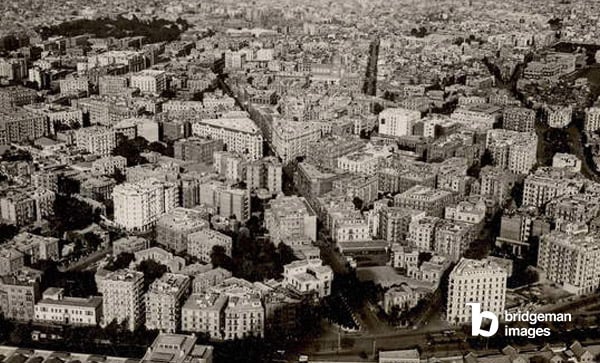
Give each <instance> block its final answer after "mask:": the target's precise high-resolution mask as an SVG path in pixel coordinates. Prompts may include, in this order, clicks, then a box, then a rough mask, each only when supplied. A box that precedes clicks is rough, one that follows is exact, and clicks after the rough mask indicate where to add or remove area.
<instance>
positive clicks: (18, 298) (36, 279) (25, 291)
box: [0, 268, 42, 322]
mask: <svg viewBox="0 0 600 363" xmlns="http://www.w3.org/2000/svg"><path fill="white" fill-rule="evenodd" d="M41 279H42V272H41V271H37V270H33V269H28V268H24V269H21V270H19V271H17V272H14V273H12V274H9V275H5V276H0V314H2V315H3V316H4V317H5V318H6V319H10V320H18V321H21V322H30V321H33V320H34V318H35V303H36V302H37V301H38V300H39V299H40V282H41Z"/></svg>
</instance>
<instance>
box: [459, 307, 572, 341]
mask: <svg viewBox="0 0 600 363" xmlns="http://www.w3.org/2000/svg"><path fill="white" fill-rule="evenodd" d="M467 306H470V307H471V316H472V318H471V335H473V336H474V337H476V336H482V337H486V338H489V337H491V336H494V335H495V334H496V333H497V332H498V328H499V327H500V320H499V319H498V316H497V315H496V314H494V313H493V312H491V311H481V304H479V303H467ZM503 317H504V322H505V323H508V322H527V323H529V325H536V324H537V323H539V322H567V321H572V317H571V314H569V313H532V312H528V311H527V312H521V311H518V312H508V311H505V312H504V315H503ZM483 319H487V320H489V321H490V325H489V327H488V328H487V329H484V328H483V327H482V325H483ZM486 325H487V324H486ZM550 334H551V331H550V328H548V327H544V328H541V327H529V328H524V327H521V328H518V327H510V326H508V325H506V324H505V325H504V336H506V337H508V336H521V337H528V338H535V337H539V336H544V337H548V336H550Z"/></svg>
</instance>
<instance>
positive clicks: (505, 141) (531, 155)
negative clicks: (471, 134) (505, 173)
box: [486, 129, 538, 174]
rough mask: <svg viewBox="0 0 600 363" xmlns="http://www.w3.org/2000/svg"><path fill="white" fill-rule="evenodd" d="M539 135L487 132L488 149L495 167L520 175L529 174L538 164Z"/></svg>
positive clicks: (508, 131) (509, 131) (504, 131)
mask: <svg viewBox="0 0 600 363" xmlns="http://www.w3.org/2000/svg"><path fill="white" fill-rule="evenodd" d="M537 141H538V138H537V135H536V134H535V132H518V131H511V130H504V129H494V130H489V131H488V132H487V138H486V149H488V150H489V151H490V154H491V156H492V160H493V162H494V165H496V166H498V167H500V168H502V169H508V170H510V171H512V172H514V173H518V174H528V173H529V171H531V169H532V168H533V166H534V165H535V163H536V162H537V159H536V155H537Z"/></svg>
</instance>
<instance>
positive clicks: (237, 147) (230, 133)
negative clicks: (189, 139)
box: [192, 117, 263, 160]
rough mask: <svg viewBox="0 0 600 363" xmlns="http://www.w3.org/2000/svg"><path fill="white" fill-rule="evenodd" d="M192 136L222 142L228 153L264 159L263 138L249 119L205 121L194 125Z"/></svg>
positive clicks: (253, 158)
mask: <svg viewBox="0 0 600 363" xmlns="http://www.w3.org/2000/svg"><path fill="white" fill-rule="evenodd" d="M192 134H193V135H196V136H201V137H210V138H211V139H216V140H221V141H222V142H223V144H224V145H225V147H226V148H227V151H232V152H238V153H240V154H242V155H245V156H247V157H248V159H250V160H258V159H260V158H262V157H263V136H262V133H261V131H260V129H259V128H258V127H257V126H256V124H255V123H254V122H253V121H252V120H250V119H249V118H247V117H237V118H226V117H223V118H220V119H204V120H201V121H197V122H194V123H193V124H192Z"/></svg>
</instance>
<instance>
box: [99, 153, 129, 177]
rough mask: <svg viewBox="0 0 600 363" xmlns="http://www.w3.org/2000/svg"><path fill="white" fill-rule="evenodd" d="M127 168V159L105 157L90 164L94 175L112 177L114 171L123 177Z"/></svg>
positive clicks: (118, 156)
mask: <svg viewBox="0 0 600 363" xmlns="http://www.w3.org/2000/svg"><path fill="white" fill-rule="evenodd" d="M126 168H127V159H126V158H124V157H122V156H120V155H117V156H105V157H102V158H100V159H98V160H95V161H94V162H93V163H92V173H93V174H96V175H112V174H114V173H115V171H117V170H118V171H120V172H121V173H123V175H125V169H126Z"/></svg>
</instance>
